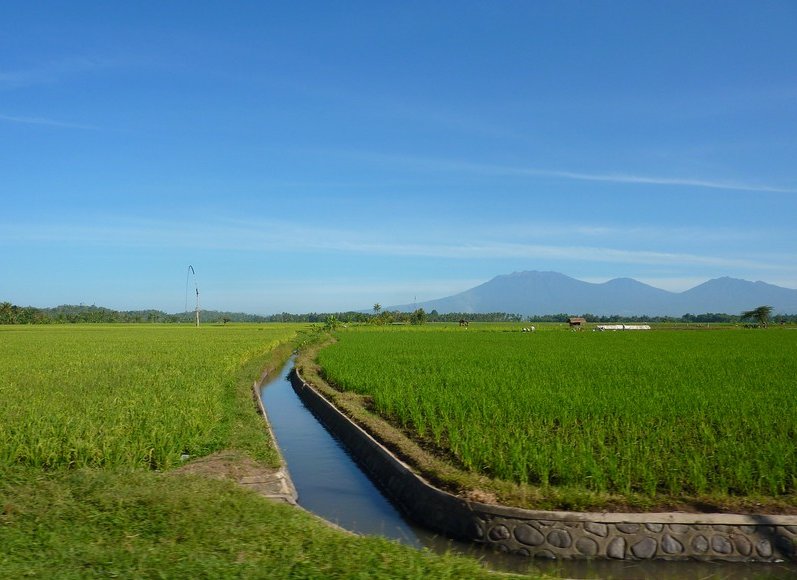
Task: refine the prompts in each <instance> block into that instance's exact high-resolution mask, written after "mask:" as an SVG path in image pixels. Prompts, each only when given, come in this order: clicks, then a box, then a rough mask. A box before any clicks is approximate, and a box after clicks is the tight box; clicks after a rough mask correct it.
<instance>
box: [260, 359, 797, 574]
mask: <svg viewBox="0 0 797 580" xmlns="http://www.w3.org/2000/svg"><path fill="white" fill-rule="evenodd" d="M293 362H294V359H293V357H292V358H291V359H290V360H288V362H286V363H285V365H284V367H283V368H282V369H280V370H279V372H276V373H273V374H272V375H271V379H270V380H268V381H267V382H265V383H264V384H263V386H262V387H261V390H260V395H261V398H262V400H263V404H264V406H265V408H266V412H267V414H268V420H269V423H271V428H272V430H273V431H274V435H275V437H276V438H277V443H278V445H279V447H280V450H281V451H282V455H283V457H284V458H285V461H286V463H287V464H288V470H289V471H290V475H291V479H292V480H293V483H294V485H295V486H296V490H297V492H298V495H299V499H298V503H299V505H301V506H302V507H303V508H305V509H306V510H308V511H311V512H313V513H315V514H316V515H318V516H320V517H322V518H324V519H325V520H327V521H329V522H332V523H334V524H336V525H338V526H340V527H342V528H345V529H347V530H350V531H352V532H356V533H358V534H365V535H380V536H384V537H387V538H391V539H393V540H396V541H398V542H401V543H402V544H407V545H409V546H413V547H416V548H423V547H426V548H429V549H430V550H433V551H436V552H445V551H452V552H457V553H460V554H465V555H468V556H471V557H474V558H477V559H479V560H481V561H482V562H483V563H484V564H485V565H486V566H487V567H489V568H491V569H495V570H502V571H506V572H515V573H532V574H533V573H546V574H549V575H552V576H562V577H566V578H616V579H630V578H634V579H636V578H657V579H659V578H661V579H682V578H701V579H702V578H722V579H723V580H742V579H748V578H795V577H797V565H794V564H761V563H751V564H728V563H720V562H716V563H715V562H662V561H645V562H614V561H597V560H596V561H585V560H570V561H563V560H561V561H555V562H554V561H545V560H533V559H530V558H526V557H521V556H513V555H509V554H499V553H496V552H493V551H492V550H486V549H483V548H481V547H480V546H478V545H476V544H469V543H462V542H456V541H453V540H449V539H446V538H442V537H440V536H438V535H435V534H434V533H432V532H430V531H428V530H425V529H423V528H420V527H418V526H415V525H413V524H412V523H411V522H409V521H407V520H406V519H404V517H403V516H402V514H401V513H400V512H399V511H398V510H397V509H396V508H395V507H394V506H393V505H392V504H391V503H390V501H389V500H388V499H387V498H386V497H385V496H384V495H383V494H382V492H381V491H380V490H379V489H378V488H377V487H376V486H375V485H374V484H373V482H371V480H370V479H369V478H368V476H367V475H365V473H364V472H363V471H362V470H361V469H360V468H359V466H358V465H357V462H356V461H355V460H354V458H353V457H352V456H351V455H349V453H348V452H347V450H346V449H345V447H344V446H343V445H342V444H341V443H340V442H339V441H338V440H337V439H336V438H335V437H334V436H333V435H332V434H331V433H329V432H328V431H327V430H326V428H325V427H324V426H323V425H322V424H321V423H320V422H319V421H318V420H317V419H316V418H315V416H314V415H313V414H312V413H311V412H310V411H309V410H308V409H307V408H306V407H305V406H304V404H303V403H302V401H301V400H300V399H299V397H298V396H297V395H296V393H295V392H294V390H293V387H292V386H291V383H290V380H289V379H288V376H289V373H290V372H291V371H292V369H293Z"/></svg>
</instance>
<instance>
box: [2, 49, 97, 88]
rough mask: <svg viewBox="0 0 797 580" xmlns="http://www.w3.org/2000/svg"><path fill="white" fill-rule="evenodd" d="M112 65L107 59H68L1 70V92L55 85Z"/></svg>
mask: <svg viewBox="0 0 797 580" xmlns="http://www.w3.org/2000/svg"><path fill="white" fill-rule="evenodd" d="M112 64H113V63H112V62H111V61H109V60H105V59H97V58H86V57H68V58H61V59H58V60H54V61H50V62H46V63H41V64H38V65H36V66H32V67H29V68H25V69H17V70H0V90H10V89H20V88H24V87H29V86H33V85H41V84H50V83H55V82H58V81H61V80H63V79H65V78H68V77H71V76H74V75H77V74H82V73H86V72H90V71H94V70H98V69H103V68H107V67H109V66H112Z"/></svg>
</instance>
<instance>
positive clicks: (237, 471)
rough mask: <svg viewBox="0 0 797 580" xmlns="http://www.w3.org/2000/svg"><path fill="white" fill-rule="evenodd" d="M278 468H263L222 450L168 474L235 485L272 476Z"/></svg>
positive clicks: (242, 455) (246, 458) (252, 461)
mask: <svg viewBox="0 0 797 580" xmlns="http://www.w3.org/2000/svg"><path fill="white" fill-rule="evenodd" d="M278 471H279V468H275V467H265V466H263V465H260V464H259V463H257V462H256V461H255V460H254V459H252V458H251V457H249V456H247V455H244V454H242V453H238V452H236V451H232V450H222V451H217V452H216V453H213V454H212V455H208V456H206V457H200V458H198V459H194V460H192V461H189V462H188V463H186V464H185V465H183V466H182V467H178V468H177V469H174V470H172V471H171V472H170V473H177V474H183V473H189V474H192V475H202V476H204V477H212V478H214V479H225V480H229V481H234V482H236V483H244V482H245V481H248V480H251V479H253V478H267V477H271V476H274V475H275V474H276V473H277V472H278Z"/></svg>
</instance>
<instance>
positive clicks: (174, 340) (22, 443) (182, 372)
mask: <svg viewBox="0 0 797 580" xmlns="http://www.w3.org/2000/svg"><path fill="white" fill-rule="evenodd" d="M295 333H296V328H295V327H291V326H286V325H279V326H278V325H273V326H268V327H258V326H247V327H244V326H227V327H224V326H206V327H200V328H195V327H189V326H183V325H181V326H176V325H174V326H164V325H147V326H143V325H134V326H124V325H115V326H100V325H82V326H68V327H65V326H48V327H11V326H8V327H3V328H2V329H0V397H1V398H2V400H3V405H2V406H0V465H28V466H35V467H39V468H46V469H55V468H75V467H82V466H90V467H113V466H127V467H142V468H147V469H150V468H154V469H166V468H169V467H172V466H175V465H177V464H179V463H180V457H181V455H182V454H185V453H187V454H189V455H191V456H199V455H206V454H208V453H211V452H213V451H216V450H219V449H222V448H224V447H226V446H228V445H229V444H230V441H231V437H232V432H233V430H234V429H238V428H240V424H239V423H237V421H238V419H236V417H237V416H238V411H237V409H238V402H239V399H240V398H241V397H243V400H244V401H245V402H246V405H247V409H246V410H245V411H246V412H248V414H249V416H250V419H249V420H250V421H258V422H259V426H260V433H261V434H263V433H264V431H263V429H262V423H260V419H259V417H258V416H257V415H256V414H255V413H254V412H253V410H252V407H251V394H250V393H251V385H252V380H253V378H256V377H258V376H259V374H260V367H261V366H262V365H263V364H264V363H265V362H266V360H267V359H268V355H269V353H270V352H271V350H272V349H274V348H275V347H276V346H277V345H279V344H281V343H285V342H287V341H289V340H291V339H292V337H293V336H294V335H295ZM42 353H46V356H42ZM244 367H245V368H246V369H247V373H248V376H246V377H241V376H239V371H240V369H242V368H244ZM242 381H243V383H242ZM241 383H242V384H243V388H244V392H243V393H239V392H238V388H239V385H240V384H241ZM263 440H264V441H265V438H264V439H263Z"/></svg>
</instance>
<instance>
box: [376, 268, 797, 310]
mask: <svg viewBox="0 0 797 580" xmlns="http://www.w3.org/2000/svg"><path fill="white" fill-rule="evenodd" d="M763 304H767V305H771V306H772V307H773V308H774V312H775V313H781V314H794V313H797V290H792V289H789V288H781V287H780V286H774V285H772V284H767V283H765V282H748V281H747V280H739V279H737V278H727V277H725V278H717V279H714V280H709V281H708V282H705V283H703V284H700V285H699V286H696V287H694V288H692V289H691V290H687V291H685V292H680V293H678V292H669V291H667V290H661V289H660V288H654V287H653V286H649V285H648V284H643V283H642V282H638V281H636V280H633V279H631V278H616V279H614V280H609V281H608V282H603V283H601V284H594V283H591V282H583V281H581V280H576V279H575V278H571V277H569V276H565V275H564V274H559V273H558V272H537V271H533V272H514V273H512V274H506V275H502V276H496V277H495V278H493V279H492V280H490V281H488V282H485V283H484V284H481V285H479V286H476V287H475V288H471V289H470V290H466V291H464V292H460V293H459V294H455V295H453V296H449V297H447V298H440V299H437V300H429V301H427V302H419V303H417V304H403V305H400V306H391V307H388V310H400V311H411V310H413V308H423V309H424V310H426V311H427V312H431V311H432V310H437V311H438V312H440V313H446V312H474V313H484V312H509V313H513V314H522V315H524V316H528V315H534V314H539V315H543V314H557V313H562V312H564V313H569V314H584V313H591V314H596V315H599V316H610V315H613V314H619V315H624V316H639V315H643V314H646V315H649V316H683V315H684V314H686V313H692V314H702V313H706V312H721V313H726V314H739V313H740V312H742V311H744V310H750V309H752V308H755V307H756V306H760V305H763Z"/></svg>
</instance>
